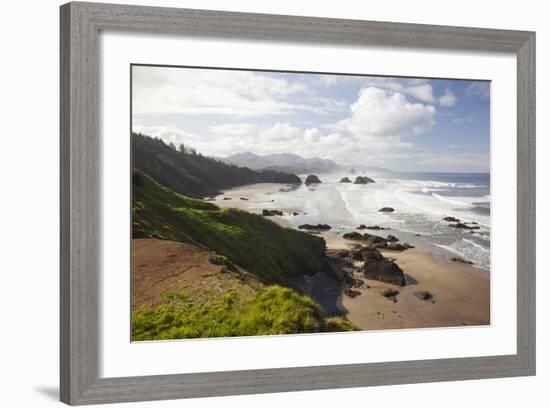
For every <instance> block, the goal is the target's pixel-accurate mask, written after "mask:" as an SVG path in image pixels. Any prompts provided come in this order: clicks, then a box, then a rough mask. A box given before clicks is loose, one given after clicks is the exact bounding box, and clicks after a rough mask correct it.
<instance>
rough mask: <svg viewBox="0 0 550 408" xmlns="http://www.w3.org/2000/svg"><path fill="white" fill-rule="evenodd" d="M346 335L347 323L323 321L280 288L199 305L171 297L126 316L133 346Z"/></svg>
mask: <svg viewBox="0 0 550 408" xmlns="http://www.w3.org/2000/svg"><path fill="white" fill-rule="evenodd" d="M351 330H357V328H356V327H355V326H354V325H353V324H351V323H350V322H349V321H347V320H344V319H342V318H338V317H332V318H326V317H325V316H324V314H323V311H322V309H321V307H320V306H319V305H318V304H317V303H315V302H314V301H313V300H312V299H311V298H310V297H308V296H302V295H299V294H298V293H296V292H295V291H294V290H292V289H288V288H282V287H280V286H269V287H266V288H264V289H261V290H259V291H258V292H256V293H255V294H254V295H252V296H243V295H242V294H241V293H240V292H238V291H230V292H226V293H224V294H223V295H221V296H217V297H209V298H207V299H205V300H202V301H197V300H194V299H191V298H190V297H189V296H186V295H185V294H182V293H179V294H171V295H168V296H167V303H166V304H164V305H160V306H157V307H153V308H150V309H147V310H142V311H139V312H136V313H134V314H133V317H132V339H133V340H134V341H140V340H165V339H183V338H197V337H231V336H254V335H269V334H291V333H317V332H337V331H351Z"/></svg>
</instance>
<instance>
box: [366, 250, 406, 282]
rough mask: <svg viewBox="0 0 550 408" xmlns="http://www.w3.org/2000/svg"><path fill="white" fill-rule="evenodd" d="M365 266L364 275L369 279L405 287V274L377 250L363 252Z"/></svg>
mask: <svg viewBox="0 0 550 408" xmlns="http://www.w3.org/2000/svg"><path fill="white" fill-rule="evenodd" d="M363 258H364V259H365V265H364V266H363V274H364V276H365V278H367V279H375V280H378V281H381V282H386V283H391V284H393V285H398V286H405V284H406V281H405V274H404V273H403V271H402V270H401V268H400V267H399V265H397V264H396V263H395V262H393V261H391V260H389V259H387V258H384V256H383V255H382V254H381V253H380V252H379V251H378V250H377V249H370V250H367V251H365V252H363Z"/></svg>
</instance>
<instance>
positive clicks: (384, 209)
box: [378, 207, 395, 213]
mask: <svg viewBox="0 0 550 408" xmlns="http://www.w3.org/2000/svg"><path fill="white" fill-rule="evenodd" d="M394 211H395V210H394V209H393V208H391V207H382V208H380V209H379V210H378V212H388V213H390V212H394Z"/></svg>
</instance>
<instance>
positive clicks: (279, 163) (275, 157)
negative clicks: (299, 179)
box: [220, 152, 340, 174]
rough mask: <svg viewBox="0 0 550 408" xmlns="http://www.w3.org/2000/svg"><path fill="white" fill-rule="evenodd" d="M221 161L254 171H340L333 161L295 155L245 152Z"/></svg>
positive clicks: (297, 172)
mask: <svg viewBox="0 0 550 408" xmlns="http://www.w3.org/2000/svg"><path fill="white" fill-rule="evenodd" d="M220 160H222V161H224V162H225V163H230V164H234V165H236V166H240V167H248V168H250V169H253V170H275V171H282V172H286V173H295V174H303V173H314V172H317V173H328V172H332V171H336V170H339V169H340V166H339V165H337V164H336V163H335V162H333V161H332V160H328V159H320V158H318V157H313V158H309V159H304V158H303V157H301V156H298V155H297V154H293V153H274V154H268V155H264V156H261V155H258V154H254V153H250V152H244V153H237V154H234V155H232V156H229V157H225V158H222V159H220Z"/></svg>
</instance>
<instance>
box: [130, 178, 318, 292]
mask: <svg viewBox="0 0 550 408" xmlns="http://www.w3.org/2000/svg"><path fill="white" fill-rule="evenodd" d="M132 196H133V197H132V198H133V202H132V224H133V232H132V235H133V237H134V238H160V239H167V240H172V241H179V242H194V243H197V242H198V243H200V244H203V245H205V246H207V247H208V248H210V249H212V250H214V251H216V252H217V253H218V254H221V255H224V256H225V257H227V258H228V259H229V260H230V261H231V262H233V263H235V264H237V265H239V266H241V267H243V268H245V269H246V270H248V271H249V272H250V273H252V274H253V275H254V276H256V277H257V278H258V279H259V280H260V281H262V282H264V283H281V284H287V283H288V280H289V278H291V277H294V276H299V275H303V274H308V273H314V272H316V271H318V270H320V269H321V268H323V267H324V254H325V241H324V240H323V239H322V238H319V237H315V236H312V235H310V234H307V233H304V232H301V231H296V230H292V229H289V228H282V227H281V226H279V225H277V224H275V223H274V222H273V221H271V220H269V219H266V218H264V217H262V216H260V215H256V214H251V213H248V212H246V211H241V210H237V209H221V208H219V207H218V206H216V205H214V204H212V203H209V202H206V201H203V200H199V199H193V198H189V197H185V196H183V195H180V194H178V193H175V192H173V191H171V190H170V189H168V188H166V187H163V186H161V185H160V184H158V183H157V182H155V181H154V180H153V179H152V178H150V177H149V176H147V175H145V174H144V173H141V172H139V171H138V170H134V173H133V192H132Z"/></svg>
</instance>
